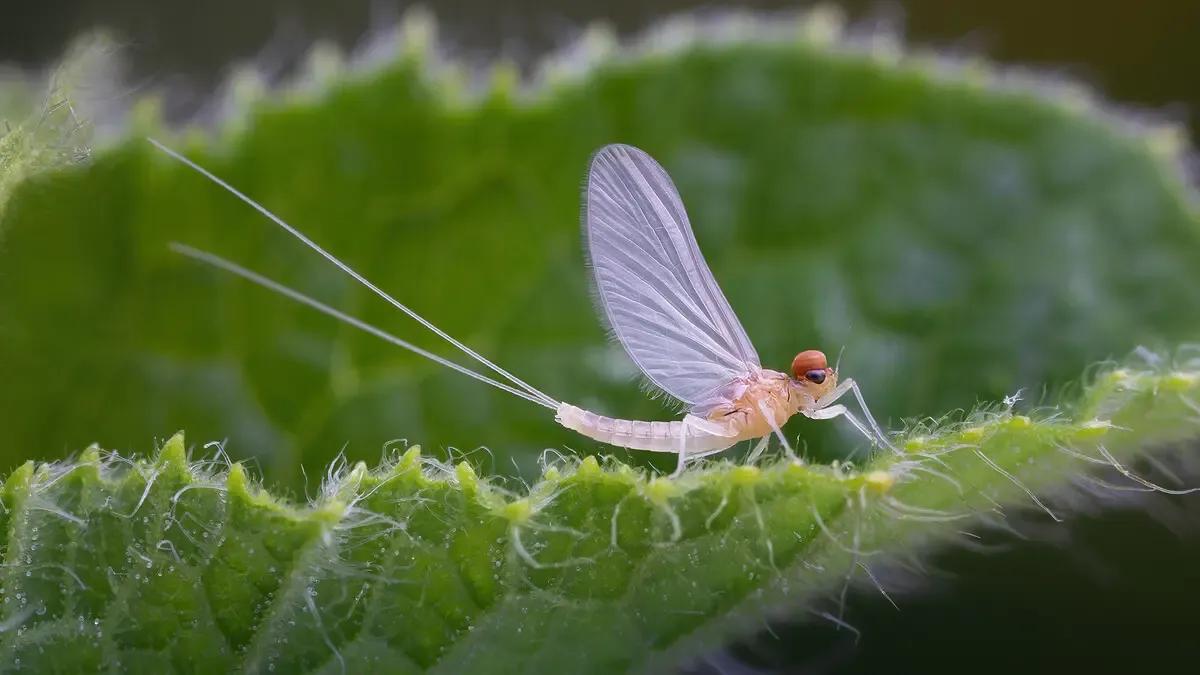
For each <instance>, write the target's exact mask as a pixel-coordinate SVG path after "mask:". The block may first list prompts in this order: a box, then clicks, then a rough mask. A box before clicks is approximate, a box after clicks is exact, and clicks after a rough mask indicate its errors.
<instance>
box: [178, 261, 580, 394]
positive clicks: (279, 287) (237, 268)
mask: <svg viewBox="0 0 1200 675" xmlns="http://www.w3.org/2000/svg"><path fill="white" fill-rule="evenodd" d="M170 248H171V250H172V251H174V252H176V253H178V254H180V255H184V256H187V257H188V258H191V259H192V260H197V261H199V262H202V263H204V264H206V265H212V266H213V267H216V268H217V269H219V270H223V271H225V272H229V273H230V274H233V275H236V276H239V277H241V278H243V279H245V280H246V281H249V282H251V283H253V284H257V285H258V286H261V287H263V288H265V289H267V290H269V291H273V292H275V293H278V294H280V295H282V296H284V297H286V298H290V299H292V300H295V301H296V302H298V303H300V304H302V305H308V306H309V307H312V308H313V309H315V310H317V311H318V312H320V313H322V314H325V315H326V316H331V317H333V318H335V319H337V320H338V321H341V322H342V323H345V324H349V325H351V326H354V327H355V328H357V329H359V330H361V331H364V332H366V333H370V334H371V335H374V336H375V337H377V338H380V339H381V340H384V341H385V342H390V343H392V344H394V345H396V346H397V347H402V348H404V349H407V350H408V351H410V352H413V353H414V354H417V355H419V356H424V357H425V358H427V359H429V360H430V361H433V362H434V363H438V364H440V365H443V366H446V367H447V368H449V369H451V370H454V371H457V372H460V373H462V374H463V375H466V376H467V377H472V378H475V379H476V380H479V381H480V382H484V383H486V384H490V385H492V386H493V387H495V388H497V389H500V390H501V391H506V392H508V393H510V394H512V395H513V396H519V397H520V398H523V399H525V400H526V401H530V402H533V403H536V404H538V405H540V406H545V407H547V408H550V409H551V410H553V409H556V408H558V406H557V405H551V404H550V402H549V401H547V400H543V399H541V398H538V397H536V396H533V395H532V394H529V393H528V392H524V391H521V390H520V389H517V388H515V387H510V386H509V385H507V384H504V383H503V382H497V381H496V380H493V379H492V378H490V377H488V376H487V375H483V374H482V373H477V372H475V371H473V370H471V369H470V368H467V367H465V366H462V365H459V364H457V363H455V362H453V361H451V360H449V359H446V358H443V357H441V356H438V355H437V354H434V353H433V352H429V351H426V350H424V349H421V348H420V347H418V346H416V345H414V344H412V343H411V342H406V341H404V340H401V339H400V338H398V337H396V336H395V335H392V334H391V333H388V332H387V331H385V330H383V329H381V328H376V327H375V326H372V325H371V324H369V323H367V322H366V321H363V320H362V319H359V318H356V317H353V316H350V315H349V314H346V313H345V312H343V311H341V310H338V309H334V308H333V307H330V306H329V305H326V304H325V303H323V302H321V301H320V300H317V299H315V298H311V297H309V296H307V295H305V294H303V293H301V292H300V291H297V290H296V289H294V288H289V287H287V286H284V285H283V284H281V283H279V282H278V281H275V280H274V279H269V278H267V277H264V276H263V275H261V274H259V273H258V272H254V271H251V270H248V269H246V268H245V267H242V266H241V265H238V264H237V263H234V262H230V261H228V260H226V259H224V258H222V257H220V256H218V255H214V254H212V253H209V252H207V251H201V250H200V249H197V248H192V247H191V246H188V245H187V244H180V243H178V242H171V244H170Z"/></svg>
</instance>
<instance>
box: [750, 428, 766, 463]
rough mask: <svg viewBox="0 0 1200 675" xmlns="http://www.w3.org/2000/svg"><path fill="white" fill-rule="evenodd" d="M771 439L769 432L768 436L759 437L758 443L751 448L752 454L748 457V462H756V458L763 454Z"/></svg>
mask: <svg viewBox="0 0 1200 675" xmlns="http://www.w3.org/2000/svg"><path fill="white" fill-rule="evenodd" d="M770 440H771V435H770V434H767V435H766V436H763V437H762V438H760V439H758V443H755V444H754V449H753V450H751V451H750V454H749V455H748V456H747V457H746V463H747V464H753V463H754V462H755V460H757V459H758V458H759V456H760V455H762V454H763V450H766V449H767V441H770Z"/></svg>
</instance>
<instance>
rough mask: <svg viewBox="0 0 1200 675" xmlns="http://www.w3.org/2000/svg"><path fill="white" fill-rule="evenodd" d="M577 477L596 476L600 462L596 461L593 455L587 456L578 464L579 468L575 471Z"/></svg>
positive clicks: (598, 472)
mask: <svg viewBox="0 0 1200 675" xmlns="http://www.w3.org/2000/svg"><path fill="white" fill-rule="evenodd" d="M575 474H576V475H577V476H598V475H599V474H600V462H599V461H597V460H596V456H595V455H588V456H587V457H584V458H583V461H582V462H580V463H579V468H578V469H576V470H575Z"/></svg>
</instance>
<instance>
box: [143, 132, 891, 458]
mask: <svg viewBox="0 0 1200 675" xmlns="http://www.w3.org/2000/svg"><path fill="white" fill-rule="evenodd" d="M150 142H151V143H153V144H154V145H155V146H156V147H157V148H158V149H160V150H162V151H163V152H165V153H167V154H168V155H170V156H171V157H173V158H174V159H176V160H178V161H180V162H182V163H183V164H185V165H187V166H188V167H190V168H192V169H194V170H196V171H198V172H199V173H201V174H202V175H204V176H205V177H207V178H208V179H210V180H212V181H213V182H215V183H216V184H217V185H219V186H221V187H222V188H224V189H225V190H227V191H229V192H230V193H232V194H233V195H235V196H236V197H238V198H239V199H241V200H242V201H243V202H245V203H246V204H248V205H250V206H251V207H253V208H254V209H256V210H257V211H258V212H259V213H261V214H262V215H264V216H266V217H267V218H268V219H270V220H271V221H273V222H274V223H275V224H276V225H278V226H279V227H281V228H283V229H284V230H286V231H287V232H288V233H289V234H291V235H292V236H294V237H295V238H297V239H299V240H300V241H301V242H303V243H304V244H305V245H307V246H308V247H309V248H310V249H312V250H313V251H315V252H316V253H318V254H320V255H321V256H322V257H324V258H325V259H326V260H327V261H329V262H330V263H332V264H333V265H335V266H336V267H338V268H339V269H340V270H341V271H342V272H344V273H346V274H347V275H349V276H350V277H352V278H353V279H354V280H355V281H357V282H358V283H360V284H362V285H363V286H365V287H366V288H368V289H370V290H371V292H373V293H374V294H375V295H377V296H379V297H380V298H382V299H384V300H385V301H387V302H388V303H389V304H391V305H392V306H393V307H395V308H396V309H398V310H400V311H401V312H403V313H405V314H407V315H408V316H410V317H412V318H413V319H414V320H416V321H417V322H419V323H420V324H421V325H423V326H424V327H426V328H428V329H429V330H431V331H433V332H434V333H435V334H437V335H438V336H439V337H441V338H442V339H444V340H446V341H447V342H449V343H450V344H451V345H453V346H454V347H456V348H457V349H459V350H460V351H462V352H463V353H464V354H466V355H467V356H469V357H471V358H472V359H474V360H475V361H477V362H479V363H480V364H482V365H483V366H484V367H486V368H487V369H489V370H490V371H492V373H494V375H495V376H498V377H500V378H502V379H503V380H504V381H499V380H497V379H495V377H493V376H490V375H486V374H483V373H480V372H477V371H475V370H471V369H469V368H466V367H464V366H462V365H460V364H458V363H455V362H453V361H450V360H448V359H445V358H443V357H441V356H438V355H436V354H433V353H431V352H429V351H427V350H424V349H421V348H420V347H417V346H415V345H413V344H410V343H408V342H406V341H404V340H402V339H400V338H398V337H395V336H393V335H391V334H389V333H386V332H384V331H383V330H381V329H379V328H376V327H375V326H372V325H370V324H367V323H365V322H363V321H361V320H360V319H357V318H355V317H353V316H350V315H348V314H346V313H344V312H341V311H340V310H337V309H334V308H333V307H330V306H328V305H325V304H324V303H322V302H320V301H318V300H315V299H313V298H310V297H308V296H306V295H304V294H302V293H300V292H299V291H296V290H294V289H291V288H288V287H286V286H284V285H282V284H280V283H278V282H276V281H273V280H271V279H268V278H266V277H264V276H262V275H260V274H258V273H256V272H253V271H251V270H248V269H246V268H244V267H241V266H240V265H237V264H235V263H233V262H230V261H228V260H225V259H223V258H220V257H218V256H215V255H213V254H211V253H207V252H205V251H200V250H197V249H194V248H192V247H189V246H185V245H182V244H172V248H173V249H174V250H175V251H177V252H179V253H182V254H184V255H186V256H189V257H191V258H194V259H196V260H199V261H201V262H204V263H207V264H210V265H213V266H214V267H217V268H220V269H222V270H225V271H227V272H231V273H233V274H235V275H237V276H240V277H242V278H244V279H246V280H248V281H250V282H253V283H255V284H258V285H259V286H263V287H265V288H267V289H269V290H272V291H274V292H276V293H280V294H282V295H284V296H286V297H288V298H291V299H292V300H295V301H297V302H300V303H302V304H305V305H308V306H309V307H312V308H314V309H316V310H318V311H320V312H322V313H324V314H326V315H329V316H331V317H333V318H335V319H338V320H339V321H343V322H345V323H347V324H350V325H352V326H354V327H356V328H359V329H361V330H364V331H366V332H368V333H371V334H373V335H375V336H377V337H379V338H382V339H384V340H386V341H388V342H390V343H392V344H395V345H397V346H400V347H403V348H404V349H407V350H409V351H412V352H415V353H417V354H419V355H421V356H423V357H425V358H428V359H430V360H432V361H435V362H437V363H439V364H441V365H444V366H446V367H448V368H451V369H453V370H455V371H457V372H460V373H462V374H464V375H467V376H469V377H473V378H475V379H477V380H480V381H482V382H486V383H488V384H490V385H492V386H494V387H496V388H498V389H501V390H503V391H506V392H508V393H510V394H513V395H514V396H518V397H520V398H523V399H525V400H528V401H530V402H532V403H535V404H538V405H541V406H544V407H546V408H549V409H551V410H553V411H554V419H555V421H556V422H558V423H559V424H561V425H562V426H564V427H566V428H568V429H571V430H573V431H576V432H579V433H580V434H583V435H584V436H587V437H588V438H591V439H594V440H597V441H602V442H604V443H608V444H610V445H615V446H619V447H624V448H630V449H634V450H650V451H655V452H669V453H675V454H676V455H677V456H678V469H677V470H682V469H683V467H684V465H685V461H686V460H687V459H695V458H699V457H703V456H705V455H711V454H714V453H717V452H720V451H722V450H725V449H727V448H730V447H732V446H733V445H735V444H737V443H739V442H741V441H749V440H757V441H758V443H757V444H756V446H755V447H754V449H753V450H752V452H751V455H750V457H751V458H752V459H753V458H756V457H757V456H758V455H759V454H760V453H761V452H762V451H763V449H764V448H765V447H766V444H767V442H768V441H769V439H770V438H771V436H772V435H774V436H776V437H777V438H779V440H780V441H781V443H782V444H783V446H784V447H785V448H787V449H788V451H789V453H790V451H791V447H790V445H789V444H788V442H787V439H786V437H784V435H783V432H782V431H781V428H782V426H783V425H784V424H785V423H786V422H787V421H788V420H789V419H790V418H791V417H792V416H793V415H796V414H801V415H804V416H806V417H809V418H812V419H831V418H834V417H842V418H844V419H846V420H847V421H849V423H850V424H851V425H852V426H853V427H854V428H855V429H856V430H858V431H859V432H860V433H862V434H863V435H864V436H866V437H867V438H868V439H870V440H871V441H872V442H873V443H875V444H877V445H880V446H883V447H886V448H889V449H891V448H892V446H891V444H890V443H889V442H888V440H887V437H886V436H885V435H884V433H883V431H882V430H881V429H880V427H879V424H878V423H876V421H875V419H874V417H872V415H871V413H870V410H869V409H868V408H867V405H866V402H865V401H864V400H863V396H862V392H861V391H860V390H859V388H858V385H857V384H855V382H854V380H852V379H845V380H841V381H840V382H839V381H838V372H837V370H836V368H831V367H830V365H829V362H828V361H827V359H826V357H825V355H824V354H823V353H821V352H820V351H817V350H814V349H810V350H806V351H802V352H800V353H799V354H797V355H796V358H794V359H793V360H792V364H791V372H790V373H782V372H778V371H774V370H769V369H766V368H763V367H762V364H761V363H760V362H759V358H758V353H757V352H756V351H755V349H754V345H753V344H751V343H750V339H749V337H747V335H746V331H745V329H743V328H742V324H741V322H740V321H738V318H737V316H736V315H734V313H733V308H732V307H730V305H729V301H728V300H726V299H725V296H724V295H723V294H722V293H721V289H720V288H718V286H717V282H716V280H715V279H714V278H713V275H712V272H710V271H709V269H708V265H707V264H706V263H705V261H704V257H703V256H702V255H701V254H700V249H699V247H698V246H697V244H696V238H695V236H694V235H693V234H692V228H691V225H690V223H689V222H688V217H687V214H686V213H685V211H684V208H683V202H682V200H681V199H680V197H679V193H678V191H677V190H676V189H675V185H674V183H672V182H671V178H670V177H669V176H668V175H667V172H666V171H665V170H664V169H663V168H662V167H661V166H660V165H659V164H658V162H656V161H654V159H653V158H651V157H650V155H648V154H646V153H645V152H643V151H641V150H639V149H637V148H634V147H632V146H628V145H619V144H617V145H608V146H605V147H603V148H601V149H600V150H599V151H598V152H596V154H595V155H593V156H592V160H591V165H590V167H589V169H588V176H587V184H586V188H585V192H584V206H583V237H584V242H585V245H586V248H587V252H588V255H589V257H590V260H591V269H592V273H593V275H594V282H595V286H596V295H597V297H598V300H599V303H598V304H599V306H600V309H601V310H602V313H603V315H604V317H605V318H606V319H607V321H608V323H609V325H610V327H611V328H612V332H613V333H614V335H615V337H616V339H617V340H618V341H619V342H620V344H621V346H622V347H624V348H625V351H626V353H627V354H628V355H629V357H630V358H631V359H633V362H634V363H635V364H637V366H638V368H640V369H641V371H642V372H643V373H644V374H645V375H646V377H647V378H649V380H650V382H651V383H652V384H653V385H654V386H656V387H658V388H659V389H661V390H662V391H663V392H665V393H666V394H668V395H669V396H672V397H674V398H676V399H678V400H679V401H681V402H683V403H684V404H685V405H686V406H687V413H686V414H685V415H684V417H683V419H682V420H678V421H671V422H659V421H654V422H650V421H643V420H624V419H615V418H612V417H606V416H604V415H599V414H597V413H594V412H591V411H588V410H585V409H583V408H580V407H578V406H575V405H572V404H570V403H566V402H564V401H558V400H555V399H554V398H552V397H550V396H549V395H547V394H545V393H544V392H542V391H541V390H539V389H537V388H536V387H534V386H532V385H530V384H529V383H527V382H525V381H524V380H522V379H520V378H518V377H517V376H515V375H513V374H512V373H510V372H508V371H507V370H505V369H503V368H501V367H500V366H498V365H496V364H495V363H492V362H491V361H490V360H488V359H486V358H484V357H483V356H481V355H480V354H478V353H476V352H475V351H474V350H472V349H471V348H470V347H468V346H466V345H465V344H463V343H462V342H459V341H458V340H456V339H454V338H453V337H451V336H450V335H448V334H446V333H445V332H444V331H442V330H441V329H440V328H438V327H437V326H435V325H434V324H433V323H431V322H429V321H428V320H426V319H425V318H424V317H422V316H421V315H419V314H417V313H416V312H415V311H413V310H412V309H410V308H409V307H407V306H406V305H404V304H402V303H401V302H400V301H398V300H396V299H395V298H393V297H392V296H391V295H389V294H387V293H385V292H384V291H383V290H382V289H380V288H379V287H377V286H376V285H375V284H373V283H371V282H370V281H368V280H367V279H366V278H365V277H364V276H362V275H361V274H359V273H358V272H356V271H355V270H354V269H352V268H351V267H350V266H349V265H347V264H346V263H344V262H342V261H341V260H339V259H338V258H336V257H334V255H333V254H331V253H329V252H328V251H326V250H325V249H324V248H322V247H321V246H319V245H318V244H317V243H316V242H314V241H312V240H311V239H309V238H308V237H307V236H305V235H304V234H303V233H301V232H300V231H299V230H297V229H296V228H294V227H292V226H291V225H289V224H288V223H286V222H284V220H283V219H281V218H279V217H278V216H276V215H275V214H273V213H271V212H270V211H268V210H267V209H266V207H264V206H262V205H261V204H259V203H258V202H256V201H254V200H253V199H251V198H250V197H248V196H246V195H245V194H243V193H242V192H240V191H239V190H237V189H236V188H234V187H233V186H231V185H229V184H228V183H226V182H225V181H223V180H221V179H220V178H218V177H217V176H215V175H213V174H212V173H210V172H209V171H208V170H206V169H204V168H203V167H201V166H199V165H198V164H196V163H194V162H192V161H191V160H189V159H187V158H186V157H184V156H182V155H180V154H179V153H177V152H175V151H174V150H171V149H170V148H167V147H166V146H164V145H162V144H160V143H158V142H157V141H154V140H153V139H150ZM846 393H852V394H853V395H854V397H855V399H856V400H857V403H858V405H859V409H860V410H861V411H862V416H863V418H862V419H859V418H858V417H857V416H856V415H854V414H853V413H852V412H850V410H848V409H847V408H846V406H845V405H842V404H839V403H837V401H838V400H840V399H841V398H842V396H843V395H845V394H846Z"/></svg>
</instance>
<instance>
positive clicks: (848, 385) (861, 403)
mask: <svg viewBox="0 0 1200 675" xmlns="http://www.w3.org/2000/svg"><path fill="white" fill-rule="evenodd" d="M846 392H851V393H853V394H854V399H855V400H856V401H858V407H859V409H860V410H862V414H863V417H864V418H865V419H866V424H865V425H864V424H863V422H862V421H860V420H859V419H858V418H857V417H855V416H854V415H852V414H850V412H849V411H848V410H847V409H846V406H844V405H833V403H834V402H835V401H837V400H838V399H839V398H841V397H842V396H844V395H845V394H846ZM813 408H814V409H812V410H808V411H804V415H805V416H807V417H809V418H812V419H815V420H822V419H831V418H834V417H838V416H842V417H845V418H846V419H847V421H849V422H850V423H851V424H852V425H854V428H855V429H858V430H859V431H860V432H862V434H863V435H864V436H866V437H867V438H869V439H870V440H871V442H872V443H874V444H876V445H880V446H883V447H885V448H887V449H888V450H891V451H892V452H897V450H896V447H895V446H893V445H892V443H891V441H889V440H888V439H887V435H886V434H884V433H883V429H882V428H880V426H879V423H878V422H876V421H875V416H874V415H872V414H871V409H870V408H868V407H867V401H866V400H865V399H864V398H863V395H862V390H861V389H859V388H858V383H857V382H855V381H854V380H853V379H852V378H846V380H844V381H843V382H841V383H840V384H838V386H836V387H834V388H833V390H832V391H830V392H829V393H828V394H825V395H824V396H822V397H821V398H819V399H817V400H816V401H815V402H814V405H813ZM834 410H837V412H832V414H830V413H829V412H828V411H834ZM822 413H825V414H822Z"/></svg>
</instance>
